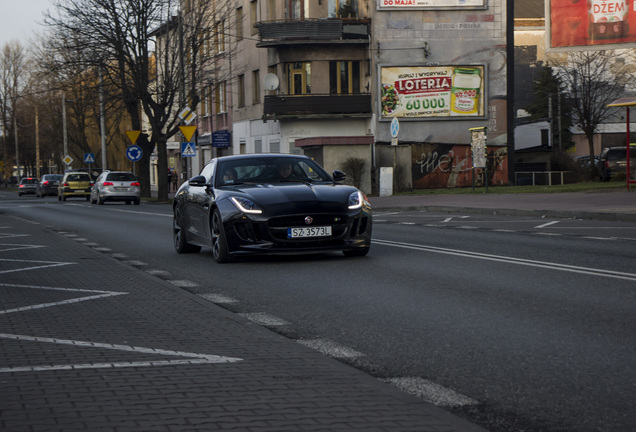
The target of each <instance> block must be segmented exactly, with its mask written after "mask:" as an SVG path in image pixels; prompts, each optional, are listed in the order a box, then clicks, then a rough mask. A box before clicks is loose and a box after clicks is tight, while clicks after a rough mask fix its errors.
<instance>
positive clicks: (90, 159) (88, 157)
mask: <svg viewBox="0 0 636 432" xmlns="http://www.w3.org/2000/svg"><path fill="white" fill-rule="evenodd" d="M84 163H88V164H91V163H95V154H94V153H84Z"/></svg>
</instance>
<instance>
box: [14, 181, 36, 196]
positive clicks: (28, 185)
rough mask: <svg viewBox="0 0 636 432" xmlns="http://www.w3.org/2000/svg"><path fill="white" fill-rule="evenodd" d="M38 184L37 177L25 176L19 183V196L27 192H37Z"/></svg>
mask: <svg viewBox="0 0 636 432" xmlns="http://www.w3.org/2000/svg"><path fill="white" fill-rule="evenodd" d="M37 185H38V179H36V178H35V177H24V178H23V179H22V180H20V184H19V185H18V196H22V195H26V194H35V188H36V186H37Z"/></svg>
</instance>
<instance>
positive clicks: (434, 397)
mask: <svg viewBox="0 0 636 432" xmlns="http://www.w3.org/2000/svg"><path fill="white" fill-rule="evenodd" d="M382 381H384V382H388V383H391V384H393V385H394V386H396V387H398V388H399V389H400V390H402V391H405V392H407V393H410V394H413V395H415V396H417V397H419V398H420V399H424V400H425V401H427V402H430V403H432V404H434V405H437V406H441V407H460V406H466V405H477V404H478V403H479V402H478V401H476V400H475V399H472V398H469V397H468V396H464V395H462V394H460V393H457V392H455V391H453V390H451V389H449V388H446V387H443V386H441V385H439V384H436V383H434V382H431V381H428V380H425V379H424V378H420V377H405V378H387V379H384V380H382Z"/></svg>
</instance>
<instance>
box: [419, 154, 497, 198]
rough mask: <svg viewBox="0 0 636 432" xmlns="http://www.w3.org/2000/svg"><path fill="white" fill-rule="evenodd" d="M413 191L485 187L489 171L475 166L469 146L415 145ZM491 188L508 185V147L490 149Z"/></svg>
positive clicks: (489, 174)
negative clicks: (474, 167)
mask: <svg viewBox="0 0 636 432" xmlns="http://www.w3.org/2000/svg"><path fill="white" fill-rule="evenodd" d="M411 149H412V150H411V151H412V153H411V155H412V156H411V157H412V173H413V188H415V189H433V188H448V187H466V186H472V185H473V179H474V181H475V183H474V184H475V185H476V186H481V185H483V184H484V180H485V178H484V176H485V175H486V170H482V169H475V170H474V171H473V167H472V154H471V147H470V145H459V144H416V145H413V146H412V147H411ZM487 153H488V156H487V167H488V168H487V172H488V185H490V186H496V185H504V184H508V164H507V149H506V147H491V148H488V149H487Z"/></svg>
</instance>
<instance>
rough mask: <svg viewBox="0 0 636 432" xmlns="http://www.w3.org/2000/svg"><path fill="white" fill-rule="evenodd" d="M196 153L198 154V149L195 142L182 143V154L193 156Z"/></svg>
mask: <svg viewBox="0 0 636 432" xmlns="http://www.w3.org/2000/svg"><path fill="white" fill-rule="evenodd" d="M196 155H197V149H196V147H195V145H194V143H191V142H187V143H181V156H183V157H193V156H196Z"/></svg>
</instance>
